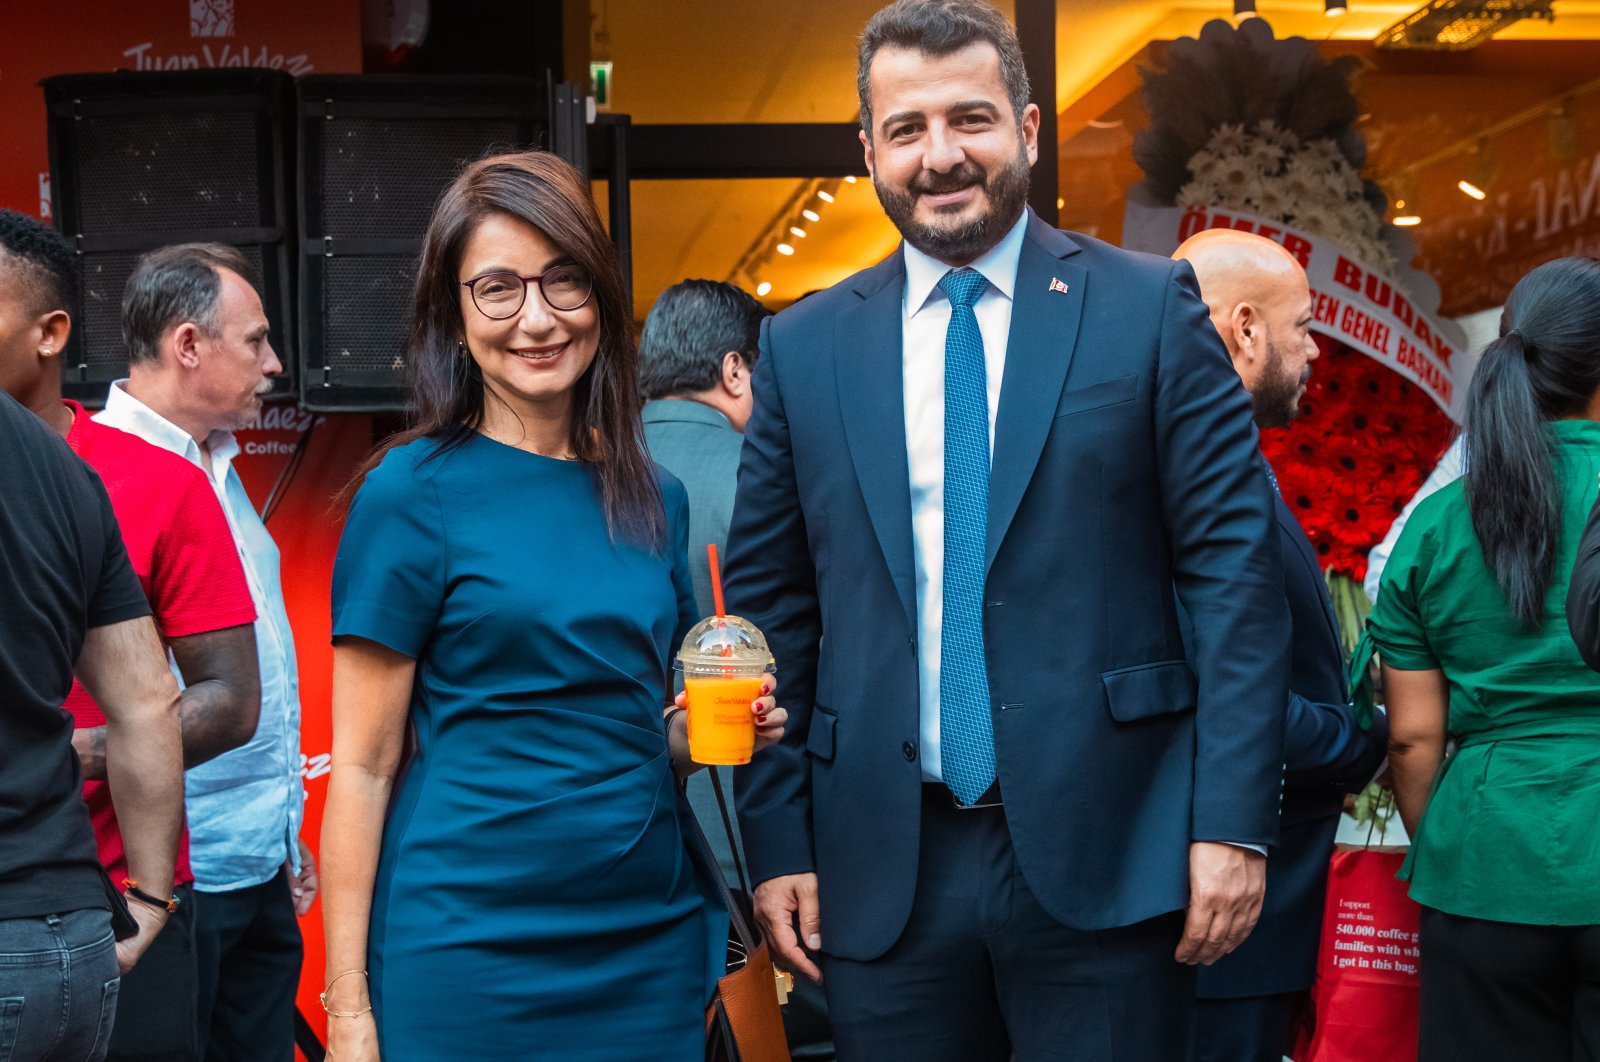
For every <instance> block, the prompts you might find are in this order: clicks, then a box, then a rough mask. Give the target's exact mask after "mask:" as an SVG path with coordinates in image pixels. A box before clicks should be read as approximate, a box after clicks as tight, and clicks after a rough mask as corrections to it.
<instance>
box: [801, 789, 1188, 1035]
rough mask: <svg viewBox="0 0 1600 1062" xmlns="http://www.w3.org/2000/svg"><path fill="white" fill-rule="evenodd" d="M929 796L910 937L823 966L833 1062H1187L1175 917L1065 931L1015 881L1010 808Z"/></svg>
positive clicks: (1178, 919) (1183, 969)
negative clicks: (872, 953)
mask: <svg viewBox="0 0 1600 1062" xmlns="http://www.w3.org/2000/svg"><path fill="white" fill-rule="evenodd" d="M925 790H926V791H925V796H924V800H923V806H922V845H921V857H920V859H919V864H918V867H917V895H916V899H915V901H914V902H913V904H912V910H911V918H910V922H909V923H908V924H907V926H906V930H905V932H904V934H902V936H901V938H900V940H899V941H897V942H896V943H895V945H894V947H892V948H890V949H889V951H888V952H887V953H885V954H884V955H883V956H882V957H880V958H878V959H874V960H872V961H870V962H857V961H854V960H849V959H840V958H836V957H833V956H824V957H823V965H822V971H823V988H824V990H825V991H826V993H827V996H828V1013H829V1016H830V1017H831V1018H832V1021H833V1039H834V1045H835V1047H836V1048H837V1050H838V1057H839V1060H840V1062H988V1060H993V1062H1006V1060H1007V1059H1010V1058H1011V1057H1012V1056H1013V1052H1014V1053H1015V1058H1016V1059H1017V1062H1044V1060H1048V1059H1072V1060H1073V1062H1112V1060H1113V1059H1114V1060H1115V1062H1175V1060H1179V1059H1182V1058H1183V1056H1184V1049H1185V1045H1186V1042H1187V1040H1188V1035H1189V1014H1190V1009H1191V1007H1192V1005H1193V1001H1194V984H1195V975H1194V969H1193V968H1192V967H1189V966H1184V965H1182V964H1180V963H1178V962H1177V961H1175V960H1174V959H1173V957H1172V953H1173V951H1174V950H1175V949H1176V948H1177V945H1178V937H1179V935H1180V933H1181V932H1182V928H1183V913H1182V912H1181V911H1179V912H1174V913H1172V914H1168V915H1163V916H1161V917H1159V918H1154V919H1151V920H1149V921H1147V922H1141V923H1139V924H1137V925H1133V926H1126V927H1123V928H1119V929H1110V930H1101V931H1086V930H1078V929H1070V928H1068V927H1067V926H1064V925H1062V924H1061V923H1060V922H1057V921H1056V920H1055V919H1053V918H1051V917H1050V915H1049V914H1047V913H1046V912H1045V911H1044V909H1043V908H1042V907H1040V906H1039V902H1038V900H1037V899H1035V897H1034V895H1033V892H1032V891H1031V890H1030V889H1029V888H1028V883H1027V882H1026V881H1024V880H1023V877H1022V870H1021V868H1020V867H1019V866H1018V865H1017V859H1016V853H1015V852H1014V851H1013V849H1012V846H1011V835H1010V833H1009V831H1008V830H1007V828H1006V818H1005V810H1004V808H1000V807H995V808H983V809H974V810H970V811H958V810H956V809H955V808H954V807H952V806H951V804H950V798H949V796H948V794H947V793H946V794H943V795H942V797H941V794H940V793H939V792H938V790H942V787H937V788H935V787H925ZM822 917H823V925H824V929H823V940H824V944H826V940H827V929H826V925H827V912H826V911H824V912H823V916H822Z"/></svg>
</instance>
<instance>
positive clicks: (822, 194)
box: [817, 188, 833, 203]
mask: <svg viewBox="0 0 1600 1062" xmlns="http://www.w3.org/2000/svg"><path fill="white" fill-rule="evenodd" d="M817 198H818V199H820V200H822V201H823V202H824V203H831V202H833V193H832V192H829V191H826V190H825V189H822V188H818V189H817Z"/></svg>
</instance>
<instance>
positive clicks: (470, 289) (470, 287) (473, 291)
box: [461, 263, 594, 321]
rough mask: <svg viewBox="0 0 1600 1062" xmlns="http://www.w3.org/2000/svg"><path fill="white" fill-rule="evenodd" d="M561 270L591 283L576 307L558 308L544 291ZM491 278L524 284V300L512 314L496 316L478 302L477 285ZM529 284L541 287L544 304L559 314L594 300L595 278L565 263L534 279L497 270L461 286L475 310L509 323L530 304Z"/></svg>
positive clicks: (540, 291)
mask: <svg viewBox="0 0 1600 1062" xmlns="http://www.w3.org/2000/svg"><path fill="white" fill-rule="evenodd" d="M559 269H571V270H575V271H576V272H577V273H578V274H579V275H581V276H582V277H583V278H584V279H585V280H587V281H588V282H589V290H588V291H586V292H584V295H583V298H582V300H580V301H579V302H578V304H577V305H576V306H557V305H556V304H555V303H553V302H551V301H550V296H549V295H548V294H546V292H545V290H544V278H545V277H547V276H549V275H550V274H551V273H554V272H556V270H559ZM490 277H506V278H510V277H515V278H516V279H517V280H518V281H520V282H521V283H522V298H520V299H518V300H517V305H516V306H515V307H514V308H513V309H512V310H511V312H510V313H506V314H502V315H499V316H496V315H495V314H492V313H490V312H489V311H488V310H485V309H484V308H483V304H482V303H480V302H479V301H478V289H477V288H476V287H475V285H477V284H481V283H482V282H483V281H485V280H488V279H489V278H490ZM529 284H537V285H539V297H540V298H541V299H543V300H544V304H545V305H546V306H548V307H550V308H551V309H552V310H555V311H556V312H558V313H571V312H573V311H574V310H581V309H583V308H584V307H585V306H587V305H588V304H589V300H590V299H592V298H594V277H592V276H590V275H589V274H588V272H587V271H586V270H584V269H583V268H582V267H580V266H575V265H572V264H570V263H563V264H562V265H558V266H556V267H554V268H552V269H547V270H545V271H544V272H543V273H540V274H539V275H538V276H533V277H525V276H522V275H521V274H519V273H513V272H511V271H510V270H509V269H496V270H494V271H493V272H490V273H481V274H479V275H478V276H475V277H473V278H472V279H471V280H463V281H462V282H461V286H462V287H464V288H466V289H467V294H469V295H471V296H472V306H473V308H474V309H475V310H477V311H478V312H479V313H481V314H483V315H484V316H485V317H487V318H488V319H489V320H491V321H509V320H510V319H511V318H513V317H515V316H516V315H517V314H519V313H521V312H522V308H523V307H524V306H526V305H527V304H528V285H529Z"/></svg>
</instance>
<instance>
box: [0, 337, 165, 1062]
mask: <svg viewBox="0 0 1600 1062" xmlns="http://www.w3.org/2000/svg"><path fill="white" fill-rule="evenodd" d="M0 324H4V325H5V326H7V327H23V328H27V327H29V322H27V321H26V320H24V321H22V322H21V323H20V325H19V324H17V323H16V322H14V321H12V320H11V319H10V318H9V317H8V316H7V315H5V314H0ZM0 369H3V367H0ZM3 384H4V381H3V380H0V385H3ZM0 498H4V499H5V502H4V504H3V505H0V588H3V589H0V1056H6V1057H12V1058H26V1059H37V1060H40V1062H53V1060H57V1059H60V1060H68V1059H71V1060H73V1062H77V1060H81V1059H91V1058H98V1057H100V1055H101V1054H103V1053H104V1051H105V1040H106V1038H107V1036H109V1034H110V1031H111V1024H112V1019H113V1018H114V1016H115V1012H116V1000H117V986H118V978H119V977H120V974H121V973H122V972H124V971H126V970H127V969H128V968H130V967H131V966H132V965H133V963H134V962H135V961H136V960H137V958H138V956H139V955H140V954H141V953H142V952H143V950H144V948H145V947H147V946H148V945H149V943H150V941H151V940H152V939H154V937H155V935H156V934H157V933H159V932H160V931H161V927H162V925H163V924H165V922H166V918H167V914H168V901H169V900H170V896H171V882H172V869H173V861H174V859H175V858H176V855H177V845H178V832H179V829H180V827H181V825H182V822H183V782H182V778H183V755H182V747H181V737H180V732H179V726H178V688H177V683H176V682H175V681H174V680H173V678H172V673H171V672H170V671H168V670H167V665H166V657H165V654H163V652H162V651H161V644H160V641H159V639H158V638H157V635H156V629H155V624H154V623H153V622H152V621H151V619H150V608H149V606H148V605H147V604H146V603H145V600H144V595H143V594H142V593H141V591H140V589H139V583H138V580H137V579H136V578H135V576H134V573H133V568H132V566H131V565H130V564H129V563H128V556H127V553H126V551H125V550H124V548H123V545H122V536H121V534H120V533H119V531H118V529H117V523H116V519H115V517H114V516H113V515H112V513H111V503H110V502H109V501H108V500H107V498H106V494H105V490H104V488H103V487H102V486H101V485H100V481H99V479H98V478H96V476H95V474H94V473H93V472H92V471H91V470H90V469H89V466H88V465H86V464H84V463H83V462H82V461H80V460H78V458H76V457H74V456H73V454H72V452H71V451H70V450H68V449H67V445H66V443H65V442H63V441H62V440H61V439H60V438H59V437H57V436H56V435H55V434H54V433H53V432H51V431H50V430H49V429H48V428H47V427H45V425H44V424H42V423H41V422H40V421H39V420H38V419H37V418H36V417H34V416H33V414H31V413H29V412H28V411H27V410H26V409H24V408H23V407H22V406H20V405H18V404H17V403H16V402H14V401H13V400H12V399H11V398H10V397H8V396H7V395H5V394H3V393H0ZM74 670H76V672H77V675H78V678H79V679H80V680H81V681H82V682H83V684H84V686H85V688H87V689H88V691H89V693H90V694H91V695H92V696H93V697H94V698H95V700H96V701H97V702H98V703H99V704H100V705H101V707H102V708H103V709H104V710H105V715H106V721H107V722H106V774H107V776H108V777H109V779H110V783H111V791H112V795H113V799H114V800H115V802H116V805H117V813H118V818H119V819H120V820H121V823H122V833H123V838H124V841H125V843H126V846H127V854H128V867H129V874H130V877H131V878H132V879H133V880H135V881H137V882H141V883H143V884H142V886H140V887H138V889H137V892H135V891H134V890H130V892H129V899H130V900H131V901H133V902H132V903H130V905H129V906H130V908H131V913H132V915H133V918H134V921H135V922H136V923H137V924H138V929H139V932H138V933H137V934H136V935H134V936H131V937H129V938H128V939H126V940H123V941H120V942H117V943H116V944H115V945H113V942H112V932H111V927H110V906H111V905H110V901H109V900H108V896H107V888H106V883H105V880H104V874H103V871H102V870H101V869H100V862H99V859H98V858H97V856H96V854H95V847H94V838H93V835H92V832H91V830H90V826H89V814H88V809H87V808H86V806H85V805H84V803H83V800H82V797H81V796H80V793H81V791H82V789H83V778H82V776H81V773H80V771H79V767H78V759H77V756H76V754H75V753H73V751H72V728H73V721H72V717H71V716H70V715H68V714H67V713H66V712H63V711H62V710H61V703H62V701H63V700H65V699H66V695H67V691H68V689H69V688H70V687H71V684H72V675H73V672H74ZM141 894H142V895H141Z"/></svg>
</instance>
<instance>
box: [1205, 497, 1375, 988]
mask: <svg viewBox="0 0 1600 1062" xmlns="http://www.w3.org/2000/svg"><path fill="white" fill-rule="evenodd" d="M1276 508H1277V513H1278V532H1279V539H1280V540H1281V542H1282V546H1283V586H1284V592H1285V594H1286V595H1287V597H1288V600H1289V623H1290V628H1291V635H1290V639H1291V640H1290V669H1289V711H1288V715H1287V717H1286V718H1285V721H1284V741H1283V761H1284V789H1283V815H1282V831H1281V837H1280V838H1279V842H1278V846H1277V847H1276V848H1274V849H1273V850H1272V854H1271V857H1270V858H1269V859H1268V861H1267V895H1266V899H1265V901H1264V902H1263V904H1262V907H1261V921H1260V922H1258V923H1257V924H1256V928H1255V931H1254V932H1253V933H1251V934H1250V936H1249V937H1248V938H1246V939H1245V942H1244V943H1243V944H1241V945H1240V946H1239V947H1238V949H1236V950H1235V951H1234V952H1233V953H1232V954H1231V955H1227V956H1224V957H1223V958H1222V959H1221V960H1219V961H1218V962H1217V963H1216V964H1215V965H1213V966H1209V967H1204V966H1203V967H1201V968H1200V980H1199V987H1198V995H1199V996H1200V998H1202V999H1232V998H1238V997H1241V996H1262V995H1272V994H1275V993H1279V992H1294V991H1298V990H1300V989H1303V988H1310V987H1311V982H1312V981H1313V980H1315V978H1316V968H1317V945H1318V943H1319V940H1320V934H1321V928H1322V908H1323V901H1324V898H1325V896H1326V893H1327V885H1328V857H1329V855H1330V854H1331V853H1332V852H1333V837H1334V834H1335V832H1337V830H1338V827H1339V814H1340V811H1341V810H1342V808H1343V805H1344V795H1345V794H1346V793H1347V792H1353V791H1355V790H1359V789H1361V788H1362V787H1364V786H1365V785H1366V784H1367V782H1368V781H1369V780H1370V779H1371V778H1372V775H1373V772H1374V771H1376V770H1377V769H1378V764H1380V763H1382V762H1383V756H1384V752H1385V750H1386V747H1387V744H1388V738H1389V724H1388V719H1387V717H1386V716H1384V715H1383V713H1381V712H1379V713H1377V714H1376V715H1375V717H1374V719H1373V725H1372V728H1371V729H1370V730H1362V729H1361V728H1360V727H1359V726H1357V725H1356V720H1355V709H1354V708H1353V707H1351V705H1350V704H1349V702H1348V700H1347V699H1346V690H1345V666H1344V654H1343V652H1342V651H1341V649H1340V648H1339V627H1338V620H1337V619H1335V617H1334V614H1333V602H1332V601H1331V600H1329V598H1328V585H1327V583H1326V582H1324V581H1323V577H1322V566H1321V564H1320V563H1319V562H1318V560H1317V553H1316V550H1314V549H1313V548H1312V546H1311V542H1310V541H1309V540H1308V539H1307V538H1306V535H1305V532H1304V531H1303V530H1301V528H1300V523H1299V521H1297V520H1296V519H1295V517H1294V514H1293V513H1292V512H1291V511H1290V510H1289V507H1288V506H1287V505H1285V504H1284V502H1283V499H1282V498H1281V497H1279V498H1277V499H1276Z"/></svg>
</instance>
